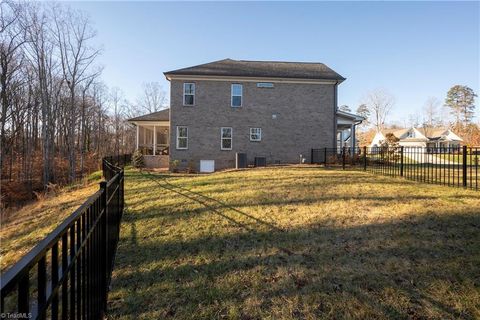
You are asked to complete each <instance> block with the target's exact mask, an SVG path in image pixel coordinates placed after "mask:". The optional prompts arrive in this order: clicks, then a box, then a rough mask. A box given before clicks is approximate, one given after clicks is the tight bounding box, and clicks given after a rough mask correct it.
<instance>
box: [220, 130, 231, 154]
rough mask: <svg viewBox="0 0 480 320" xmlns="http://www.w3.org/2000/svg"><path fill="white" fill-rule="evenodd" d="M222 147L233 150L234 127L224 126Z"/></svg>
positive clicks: (221, 133) (221, 131)
mask: <svg viewBox="0 0 480 320" xmlns="http://www.w3.org/2000/svg"><path fill="white" fill-rule="evenodd" d="M220 136H221V138H220V139H221V140H220V149H222V150H232V128H230V127H227V128H225V127H223V128H221V130H220Z"/></svg>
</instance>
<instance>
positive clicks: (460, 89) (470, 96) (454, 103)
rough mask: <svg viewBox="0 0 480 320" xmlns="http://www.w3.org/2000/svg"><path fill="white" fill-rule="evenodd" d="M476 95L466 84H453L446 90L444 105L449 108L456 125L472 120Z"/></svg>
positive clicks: (465, 123)
mask: <svg viewBox="0 0 480 320" xmlns="http://www.w3.org/2000/svg"><path fill="white" fill-rule="evenodd" d="M476 96H477V95H476V94H475V92H473V90H472V89H471V88H469V87H467V86H461V85H455V86H453V87H452V88H450V90H448V93H447V98H446V99H445V106H447V107H449V108H450V109H451V113H452V114H453V115H454V116H455V121H456V125H458V124H460V123H462V122H463V124H464V125H467V124H469V123H471V122H472V119H473V116H474V113H475V97H476Z"/></svg>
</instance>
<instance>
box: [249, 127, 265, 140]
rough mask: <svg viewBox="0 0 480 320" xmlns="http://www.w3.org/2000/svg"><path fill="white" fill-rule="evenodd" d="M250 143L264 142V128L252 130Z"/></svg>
mask: <svg viewBox="0 0 480 320" xmlns="http://www.w3.org/2000/svg"><path fill="white" fill-rule="evenodd" d="M250 141H262V128H250Z"/></svg>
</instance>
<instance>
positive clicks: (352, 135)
mask: <svg viewBox="0 0 480 320" xmlns="http://www.w3.org/2000/svg"><path fill="white" fill-rule="evenodd" d="M350 143H351V145H352V146H351V147H352V153H353V152H354V151H355V146H356V143H357V141H356V139H355V125H354V124H352V125H351V126H350Z"/></svg>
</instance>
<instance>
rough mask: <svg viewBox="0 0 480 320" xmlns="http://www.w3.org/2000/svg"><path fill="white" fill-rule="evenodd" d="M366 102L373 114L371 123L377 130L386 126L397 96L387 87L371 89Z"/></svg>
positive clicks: (365, 99)
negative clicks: (386, 88)
mask: <svg viewBox="0 0 480 320" xmlns="http://www.w3.org/2000/svg"><path fill="white" fill-rule="evenodd" d="M364 104H365V105H366V106H367V107H368V109H369V111H370V114H371V121H370V122H371V123H373V125H374V127H375V129H376V130H377V131H381V130H383V129H384V127H385V122H386V120H387V117H388V115H389V113H390V111H391V110H392V108H393V106H394V104H395V98H394V97H393V95H392V94H390V93H389V92H388V91H386V90H385V89H375V90H373V91H370V92H369V93H368V94H367V95H366V97H365V98H364Z"/></svg>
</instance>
